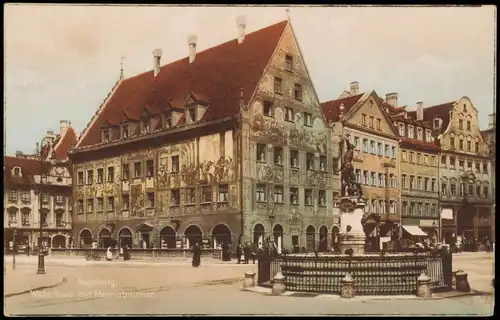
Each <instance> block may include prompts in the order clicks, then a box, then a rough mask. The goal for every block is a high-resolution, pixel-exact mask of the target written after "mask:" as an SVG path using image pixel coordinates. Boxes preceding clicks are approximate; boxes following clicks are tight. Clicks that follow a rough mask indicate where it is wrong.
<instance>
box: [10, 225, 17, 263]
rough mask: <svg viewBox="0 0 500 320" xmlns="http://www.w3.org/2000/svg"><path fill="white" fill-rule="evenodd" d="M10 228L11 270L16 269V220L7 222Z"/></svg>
mask: <svg viewBox="0 0 500 320" xmlns="http://www.w3.org/2000/svg"><path fill="white" fill-rule="evenodd" d="M9 225H10V227H11V228H12V270H16V232H17V221H11V222H9Z"/></svg>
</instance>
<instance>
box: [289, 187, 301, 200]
mask: <svg viewBox="0 0 500 320" xmlns="http://www.w3.org/2000/svg"><path fill="white" fill-rule="evenodd" d="M290 204H299V190H298V189H297V188H290Z"/></svg>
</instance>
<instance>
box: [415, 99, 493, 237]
mask: <svg viewBox="0 0 500 320" xmlns="http://www.w3.org/2000/svg"><path fill="white" fill-rule="evenodd" d="M423 111H424V112H423V120H424V121H427V122H430V123H431V124H432V129H433V133H434V135H436V136H437V137H438V139H439V143H440V147H441V156H440V160H439V180H440V181H439V191H440V192H439V195H440V204H441V210H440V211H441V220H442V238H443V240H444V241H445V242H446V243H451V242H452V241H453V239H454V238H455V237H457V236H458V237H466V238H468V239H480V238H484V237H487V238H489V237H490V236H491V232H492V231H491V226H492V223H491V222H492V220H491V216H492V213H491V212H492V205H493V202H492V191H493V190H492V187H491V179H492V176H491V171H492V161H491V158H490V156H489V150H488V145H487V143H486V142H485V140H484V139H483V136H482V135H481V132H480V129H479V123H478V111H477V109H476V108H475V107H474V105H473V103H472V101H471V100H470V99H469V98H467V97H462V98H460V99H458V100H456V101H452V102H449V103H444V104H441V105H437V106H432V107H428V108H424V109H423ZM415 115H416V112H414V113H412V114H410V116H411V117H414V116H415Z"/></svg>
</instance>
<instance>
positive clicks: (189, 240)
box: [184, 225, 203, 248]
mask: <svg viewBox="0 0 500 320" xmlns="http://www.w3.org/2000/svg"><path fill="white" fill-rule="evenodd" d="M202 237H203V233H202V232H201V229H200V228H199V227H197V226H195V225H190V226H189V227H187V228H186V230H185V231H184V247H185V248H191V247H192V246H193V245H194V244H195V243H196V242H198V244H199V245H200V246H201V245H202V243H201V240H202Z"/></svg>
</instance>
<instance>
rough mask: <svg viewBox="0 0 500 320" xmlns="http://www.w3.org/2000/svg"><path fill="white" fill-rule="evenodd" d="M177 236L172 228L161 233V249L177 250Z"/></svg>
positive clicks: (166, 228)
mask: <svg viewBox="0 0 500 320" xmlns="http://www.w3.org/2000/svg"><path fill="white" fill-rule="evenodd" d="M175 240H176V234H175V230H174V229H173V228H172V227H168V226H167V227H165V228H163V229H161V231H160V248H162V249H175Z"/></svg>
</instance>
